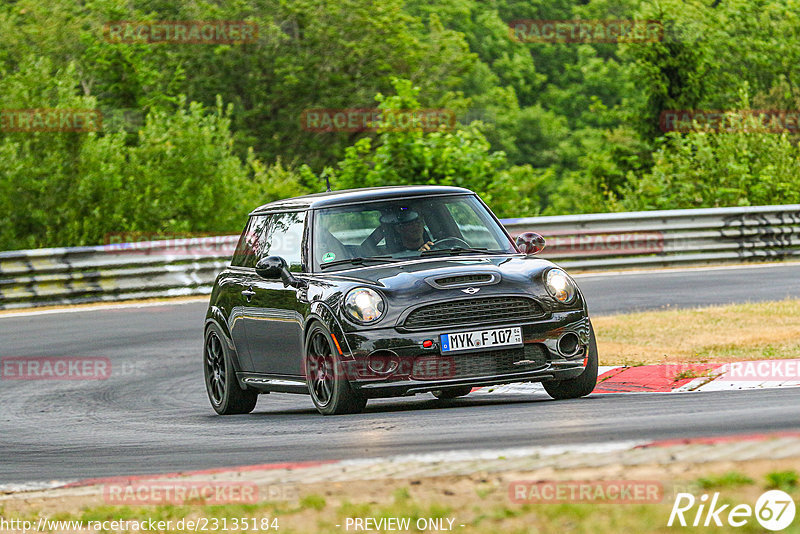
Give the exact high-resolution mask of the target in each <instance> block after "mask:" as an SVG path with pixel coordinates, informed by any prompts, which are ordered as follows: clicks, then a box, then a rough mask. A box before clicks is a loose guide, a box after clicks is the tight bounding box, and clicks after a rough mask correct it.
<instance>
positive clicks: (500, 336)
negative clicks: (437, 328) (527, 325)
mask: <svg viewBox="0 0 800 534" xmlns="http://www.w3.org/2000/svg"><path fill="white" fill-rule="evenodd" d="M439 341H440V344H441V347H442V352H455V351H460V350H476V349H485V348H491V347H508V346H511V345H517V346H522V328H521V327H519V326H515V327H513V328H497V329H494V330H473V331H471V332H458V333H455V334H442V335H441V336H439Z"/></svg>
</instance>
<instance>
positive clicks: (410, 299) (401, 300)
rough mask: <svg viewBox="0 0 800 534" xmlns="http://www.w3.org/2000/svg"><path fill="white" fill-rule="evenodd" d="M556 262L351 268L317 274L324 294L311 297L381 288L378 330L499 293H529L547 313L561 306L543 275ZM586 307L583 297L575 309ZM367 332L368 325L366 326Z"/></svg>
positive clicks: (457, 260)
mask: <svg viewBox="0 0 800 534" xmlns="http://www.w3.org/2000/svg"><path fill="white" fill-rule="evenodd" d="M550 267H554V264H553V263H551V262H550V261H547V260H543V259H539V258H533V257H525V256H522V255H497V256H495V255H492V256H489V255H485V256H456V257H446V258H425V259H416V260H414V261H408V262H402V263H387V264H379V265H369V266H363V267H359V268H356V269H348V270H347V271H344V272H339V273H324V274H323V273H320V274H318V275H316V276H315V278H316V281H317V282H318V283H321V286H318V291H319V293H317V294H314V293H316V292H315V291H314V290H312V294H311V295H309V296H310V297H311V299H312V300H313V299H315V298H316V299H319V300H324V301H326V302H328V303H329V304H332V305H334V307H335V305H336V302H337V301H339V299H341V298H342V297H343V295H344V294H345V293H347V291H348V290H350V289H352V288H354V287H357V286H368V287H372V288H374V289H376V290H378V291H379V292H380V293H382V294H383V295H384V297H385V298H386V301H387V311H386V314H387V317H386V318H385V319H384V320H382V321H380V323H378V324H377V325H376V328H378V327H382V326H386V325H392V324H395V323H396V322H398V321H399V320H400V319H401V316H402V315H403V314H404V313H406V312H407V311H408V310H410V309H411V308H413V307H416V306H419V305H423V304H430V303H435V302H441V301H453V300H456V299H465V298H480V297H491V296H500V295H526V296H530V297H533V298H535V299H536V300H538V301H539V302H540V304H541V305H542V306H543V307H544V309H545V310H546V311H551V310H555V309H557V308H559V305H558V304H557V303H556V302H555V300H554V299H553V298H552V297H550V295H549V294H548V292H547V290H546V289H545V286H544V283H543V281H542V274H543V272H544V271H545V270H547V269H548V268H550ZM477 273H492V274H494V275H495V276H494V277H493V281H492V283H480V282H479V283H471V284H462V285H457V286H454V287H442V286H438V287H437V284H436V283H433V284H432V283H430V281H432V280H435V279H437V278H441V277H444V276H448V277H449V276H454V275H456V276H457V275H465V274H477ZM579 295H580V292H579ZM574 306H576V307H582V306H583V303H582V296H580V297H579V299H578V300H577V301H576V302H575V303H574V304H573V306H571V307H574ZM362 328H363V327H362Z"/></svg>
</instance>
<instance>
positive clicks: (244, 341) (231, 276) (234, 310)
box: [217, 215, 268, 372]
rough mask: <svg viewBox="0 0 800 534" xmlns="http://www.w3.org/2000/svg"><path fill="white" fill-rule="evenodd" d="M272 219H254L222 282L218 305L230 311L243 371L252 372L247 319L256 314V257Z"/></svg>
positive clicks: (229, 320)
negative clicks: (268, 223)
mask: <svg viewBox="0 0 800 534" xmlns="http://www.w3.org/2000/svg"><path fill="white" fill-rule="evenodd" d="M267 222H268V219H267V217H266V216H265V215H252V216H250V219H248V221H247V225H246V226H245V228H244V231H243V232H242V235H241V237H240V238H239V242H238V244H237V245H236V250H235V251H234V252H233V256H232V258H231V264H230V267H228V269H226V270H225V272H224V274H223V276H222V277H220V280H219V281H218V286H219V291H220V292H221V294H220V296H219V297H218V299H217V302H218V303H219V305H220V306H222V307H223V308H227V310H229V311H228V313H227V316H228V330H229V331H230V333H231V337H232V338H233V344H234V345H235V346H236V353H237V355H238V356H239V363H240V365H241V367H242V371H245V372H252V371H253V370H254V366H253V361H252V359H251V358H250V348H249V342H248V337H247V325H246V323H247V320H246V318H247V316H248V315H249V314H250V313H252V307H251V300H252V296H253V295H254V294H255V292H254V291H253V284H254V283H255V282H256V278H257V276H256V273H255V266H256V255H257V251H258V236H259V234H261V233H263V232H264V231H265V226H266V224H267Z"/></svg>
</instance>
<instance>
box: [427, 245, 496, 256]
mask: <svg viewBox="0 0 800 534" xmlns="http://www.w3.org/2000/svg"><path fill="white" fill-rule="evenodd" d="M465 252H478V253H480V254H508V252H503V251H502V250H489V249H488V248H478V247H469V248H467V247H453V248H441V249H433V250H423V251H422V252H420V256H433V255H437V254H442V255H444V254H449V255H452V256H454V255H456V254H464V253H465Z"/></svg>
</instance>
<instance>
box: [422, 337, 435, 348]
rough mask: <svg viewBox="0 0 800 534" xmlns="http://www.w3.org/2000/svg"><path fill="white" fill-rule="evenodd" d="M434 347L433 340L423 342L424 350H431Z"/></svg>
mask: <svg viewBox="0 0 800 534" xmlns="http://www.w3.org/2000/svg"><path fill="white" fill-rule="evenodd" d="M432 346H433V340H430V339H426V340H425V341H423V342H422V347H423V348H426V349H429V348H431V347H432Z"/></svg>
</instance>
